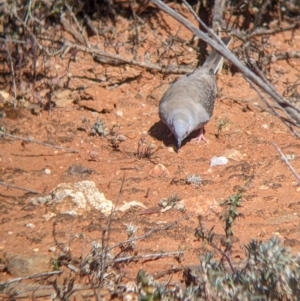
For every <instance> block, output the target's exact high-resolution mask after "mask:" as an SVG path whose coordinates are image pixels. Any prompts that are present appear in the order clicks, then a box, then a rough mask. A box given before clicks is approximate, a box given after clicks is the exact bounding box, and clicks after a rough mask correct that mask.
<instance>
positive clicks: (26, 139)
mask: <svg viewBox="0 0 300 301" xmlns="http://www.w3.org/2000/svg"><path fill="white" fill-rule="evenodd" d="M0 136H6V137H9V138H13V139H17V140H22V141H25V142H32V143H35V144H40V145H43V146H47V147H51V148H56V149H61V150H64V151H66V152H70V153H79V151H77V150H74V149H71V148H66V147H62V146H57V145H53V144H48V143H44V142H39V141H36V140H33V139H30V138H23V137H19V136H14V135H11V134H7V133H4V132H1V131H0Z"/></svg>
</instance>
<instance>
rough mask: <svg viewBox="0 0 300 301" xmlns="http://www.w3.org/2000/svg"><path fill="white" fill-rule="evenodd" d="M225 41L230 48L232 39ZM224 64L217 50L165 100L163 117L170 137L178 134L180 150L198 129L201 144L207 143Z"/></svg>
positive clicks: (168, 94)
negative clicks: (217, 81) (218, 80)
mask: <svg viewBox="0 0 300 301" xmlns="http://www.w3.org/2000/svg"><path fill="white" fill-rule="evenodd" d="M222 41H223V43H224V44H225V45H226V47H228V45H229V44H230V41H231V37H224V38H222ZM222 62H223V57H222V55H221V54H219V53H218V52H217V51H216V50H213V51H212V52H211V54H210V55H209V56H208V58H207V59H206V61H205V62H204V64H203V65H202V66H201V67H200V68H197V69H196V70H195V71H194V72H193V73H190V74H187V75H184V76H182V77H181V78H179V79H178V80H177V81H175V82H174V83H173V84H172V85H171V86H170V87H169V89H168V90H167V91H166V92H165V94H164V95H163V97H162V98H161V100H160V103H159V117H160V120H161V121H162V122H163V123H164V124H165V125H167V127H168V128H169V129H170V131H171V133H170V135H172V133H173V134H174V136H175V138H176V140H177V147H178V149H179V148H180V147H181V144H182V141H183V140H184V139H185V138H186V137H188V136H189V135H190V134H191V133H192V132H194V131H196V130H198V129H199V135H198V136H197V138H195V140H196V141H197V143H198V142H200V141H201V140H204V141H206V139H205V137H204V126H205V125H206V124H207V123H208V122H209V120H210V118H211V117H212V114H213V110H214V104H215V98H216V94H217V84H216V80H215V77H214V75H215V74H216V73H217V72H218V70H219V69H220V66H221V64H222Z"/></svg>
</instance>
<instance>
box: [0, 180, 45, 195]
mask: <svg viewBox="0 0 300 301" xmlns="http://www.w3.org/2000/svg"><path fill="white" fill-rule="evenodd" d="M0 185H2V186H5V187H8V188H13V189H18V190H23V191H27V192H31V193H34V194H41V192H38V191H35V190H31V189H27V188H24V187H20V186H15V185H11V184H7V183H4V182H0Z"/></svg>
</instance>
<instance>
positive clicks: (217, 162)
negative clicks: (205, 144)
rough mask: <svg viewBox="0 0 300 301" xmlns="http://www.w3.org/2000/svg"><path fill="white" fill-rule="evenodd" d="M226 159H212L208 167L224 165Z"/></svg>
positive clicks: (226, 161)
mask: <svg viewBox="0 0 300 301" xmlns="http://www.w3.org/2000/svg"><path fill="white" fill-rule="evenodd" d="M227 163H228V159H227V158H226V157H212V158H211V160H210V166H219V165H226V164H227Z"/></svg>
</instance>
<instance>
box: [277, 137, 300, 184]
mask: <svg viewBox="0 0 300 301" xmlns="http://www.w3.org/2000/svg"><path fill="white" fill-rule="evenodd" d="M273 146H274V147H275V148H276V150H277V151H278V153H279V155H280V156H281V160H282V161H283V162H284V163H285V164H286V165H287V166H288V168H289V169H290V170H291V171H292V173H293V174H294V175H295V177H296V178H297V180H298V185H299V184H300V176H299V174H298V173H297V172H296V170H295V169H294V167H293V166H292V165H291V163H290V162H289V160H288V159H287V157H286V156H285V155H284V153H283V152H282V151H281V149H280V148H279V147H278V146H277V144H276V143H273Z"/></svg>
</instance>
